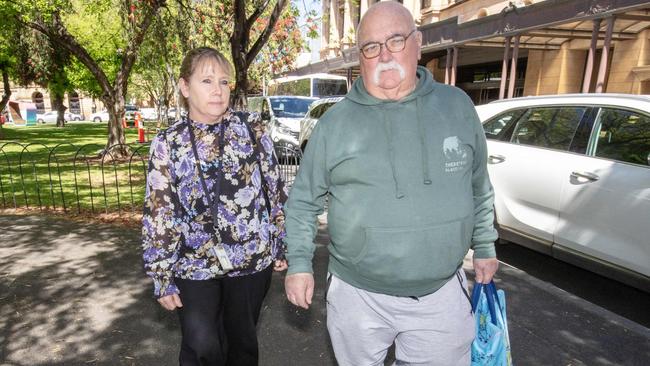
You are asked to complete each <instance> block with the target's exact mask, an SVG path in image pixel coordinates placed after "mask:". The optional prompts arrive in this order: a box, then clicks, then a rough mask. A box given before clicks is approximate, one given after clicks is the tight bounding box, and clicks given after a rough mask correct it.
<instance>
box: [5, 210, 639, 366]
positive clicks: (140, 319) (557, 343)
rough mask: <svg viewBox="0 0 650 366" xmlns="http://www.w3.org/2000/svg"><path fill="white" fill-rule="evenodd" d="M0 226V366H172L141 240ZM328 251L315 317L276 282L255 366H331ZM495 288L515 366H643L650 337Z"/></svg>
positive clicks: (574, 302) (532, 293) (66, 227)
mask: <svg viewBox="0 0 650 366" xmlns="http://www.w3.org/2000/svg"><path fill="white" fill-rule="evenodd" d="M0 227H1V228H2V230H0V258H1V259H0V314H2V317H0V364H2V365H15V366H27V365H29V366H32V365H36V366H41V365H54V366H58V365H61V366H62V365H66V366H69V365H155V366H159V365H160V366H167V365H169V366H171V365H177V354H178V346H179V342H180V335H179V329H178V324H177V319H176V315H175V314H173V313H170V312H166V311H164V310H162V309H161V308H160V306H159V305H158V304H157V303H156V302H155V300H154V299H153V298H152V297H151V284H150V282H149V280H148V279H147V278H146V277H145V275H144V272H143V270H142V260H141V257H140V238H139V230H138V229H132V228H124V227H117V226H111V225H107V224H89V223H78V222H70V221H67V220H65V219H63V218H56V217H46V216H15V215H1V214H0ZM327 240H328V238H327V235H326V234H325V231H324V227H321V230H320V231H319V235H318V237H317V243H318V244H319V245H318V246H317V250H316V261H315V265H314V271H315V279H316V291H315V294H314V301H313V304H312V308H311V309H309V310H307V311H305V310H300V309H298V308H296V307H294V306H292V305H290V304H289V303H288V301H287V300H286V298H285V296H284V288H283V280H284V274H279V273H274V275H273V276H274V277H273V281H272V285H271V289H270V291H269V294H268V296H267V299H266V302H265V305H264V307H263V310H262V314H261V319H260V326H259V335H260V353H261V355H260V356H261V357H260V359H261V362H260V365H263V366H265V365H270V366H276V365H277V366H285V365H289V366H293V365H296V366H303V365H304V366H312V365H323V366H330V365H335V364H336V363H335V361H334V357H333V353H332V349H331V346H330V342H329V339H328V336H327V329H326V324H325V303H324V291H325V282H326V281H325V273H326V265H327V248H326V246H325V243H326V242H327ZM465 268H466V269H469V268H470V261H469V260H468V261H466V263H465ZM468 272H470V275H469V276H468V277H469V278H470V279H471V278H473V274H471V270H468ZM497 285H498V286H500V287H501V288H503V289H504V290H505V291H506V294H507V301H508V317H509V325H510V337H511V342H512V354H513V359H514V361H515V364H516V365H648V364H650V331H649V330H648V329H647V328H644V327H641V326H640V325H638V324H635V323H632V322H630V321H628V320H626V319H624V318H622V317H619V316H617V315H615V314H613V313H611V312H609V311H606V310H604V309H602V308H600V307H597V306H594V305H592V304H590V303H588V302H586V301H584V300H582V299H580V298H578V297H576V296H574V295H571V294H570V293H568V292H565V291H563V290H560V289H558V288H556V287H554V286H552V285H550V284H549V283H547V282H544V281H541V280H538V279H536V278H534V277H532V276H530V275H528V274H526V273H525V272H523V271H521V270H519V269H516V268H514V267H511V266H508V265H502V266H501V268H500V270H499V273H498V276H497ZM391 360H392V359H390V358H389V360H387V363H389V362H390V361H391Z"/></svg>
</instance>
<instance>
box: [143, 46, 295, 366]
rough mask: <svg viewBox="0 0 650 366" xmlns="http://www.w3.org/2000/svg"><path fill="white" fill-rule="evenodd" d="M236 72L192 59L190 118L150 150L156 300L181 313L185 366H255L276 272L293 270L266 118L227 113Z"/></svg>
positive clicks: (150, 259)
mask: <svg viewBox="0 0 650 366" xmlns="http://www.w3.org/2000/svg"><path fill="white" fill-rule="evenodd" d="M231 79H232V67H231V66H230V63H229V62H228V60H227V59H226V58H224V57H223V55H221V54H220V53H219V52H218V51H216V50H214V49H211V48H207V47H203V48H197V49H194V50H192V51H190V52H189V53H188V54H187V55H186V56H185V59H184V60H183V63H182V65H181V72H180V80H179V85H180V90H181V92H182V95H183V98H181V101H182V102H183V104H184V107H185V108H186V109H187V110H188V112H189V114H188V116H187V117H184V118H182V119H181V120H180V121H177V122H176V123H174V124H173V125H172V126H171V127H169V128H168V129H167V130H165V131H162V132H160V133H159V134H158V135H157V136H156V138H155V139H154V140H153V141H152V143H151V151H150V159H149V175H148V178H147V190H146V195H145V207H144V215H143V229H142V232H143V248H144V262H145V269H146V270H147V274H148V275H149V276H150V277H151V278H152V279H153V282H154V294H155V296H156V297H157V298H158V302H159V303H160V304H161V305H162V306H163V307H164V308H165V309H167V310H175V309H177V310H178V314H179V318H180V323H181V331H182V343H181V351H180V364H181V365H183V366H184V365H257V363H258V360H257V359H258V347H257V335H256V324H257V320H258V317H259V313H260V309H261V305H262V301H263V299H264V296H265V295H266V292H267V291H268V289H269V285H270V281H271V274H272V269H274V270H276V271H282V270H284V269H286V267H287V263H286V261H285V260H284V248H283V247H282V244H281V239H282V237H283V236H284V213H283V211H282V205H283V204H284V202H285V200H286V192H285V190H284V185H283V184H282V182H281V181H280V178H279V169H278V165H277V161H276V159H275V157H274V155H273V144H272V142H271V140H270V138H269V137H268V135H267V134H266V133H264V132H263V129H262V125H261V124H260V120H259V116H258V115H256V114H251V115H248V114H245V113H241V112H234V111H233V110H232V109H231V108H230V107H229V100H230V89H229V84H230V80H231Z"/></svg>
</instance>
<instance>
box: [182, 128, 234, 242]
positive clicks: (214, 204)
mask: <svg viewBox="0 0 650 366" xmlns="http://www.w3.org/2000/svg"><path fill="white" fill-rule="evenodd" d="M224 123H225V122H223V121H222V122H221V123H220V124H219V145H218V146H219V155H218V156H217V159H218V162H217V172H218V173H219V174H220V175H219V176H217V179H216V181H215V183H214V199H210V191H209V190H208V185H207V184H206V183H205V177H204V176H203V169H202V168H201V159H199V151H198V149H197V148H196V137H195V136H194V131H192V126H191V123H190V122H189V119H188V120H187V131H188V132H189V134H190V142H191V143H192V151H193V152H194V158H195V159H196V166H197V168H198V170H199V178H200V180H201V186H203V193H205V195H206V198H207V199H208V203H209V205H210V212H212V226H213V227H214V231H215V234H216V235H217V238H218V239H219V242H221V235H220V233H219V228H218V225H217V220H218V217H219V194H220V191H221V177H222V175H223V173H222V171H221V170H222V165H223V150H224V135H225V133H226V130H225V126H224Z"/></svg>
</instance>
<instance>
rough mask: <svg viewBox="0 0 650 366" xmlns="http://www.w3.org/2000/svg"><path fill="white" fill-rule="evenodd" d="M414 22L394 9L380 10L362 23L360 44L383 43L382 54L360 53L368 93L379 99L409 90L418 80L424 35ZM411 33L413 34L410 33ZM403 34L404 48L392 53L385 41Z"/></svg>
mask: <svg viewBox="0 0 650 366" xmlns="http://www.w3.org/2000/svg"><path fill="white" fill-rule="evenodd" d="M413 29H415V26H414V25H413V24H409V22H406V21H405V20H404V18H403V17H400V16H399V15H395V14H394V13H391V12H386V11H380V12H377V13H374V14H372V15H371V18H368V19H366V21H365V22H364V23H363V29H361V32H360V34H359V47H360V48H362V47H364V46H365V45H367V44H368V43H371V42H379V43H381V44H382V45H381V51H380V53H379V56H377V57H374V58H366V57H365V56H364V55H363V54H362V53H361V52H359V63H360V67H361V77H362V78H363V83H364V85H365V87H366V90H367V91H368V93H369V94H370V95H372V96H375V97H378V98H380V99H386V94H387V93H388V94H393V93H391V92H395V91H410V90H411V89H412V88H413V87H414V86H415V83H416V82H417V75H416V71H417V65H418V60H419V59H420V45H421V44H422V35H421V34H420V32H418V31H415V32H413V33H412V34H411V31H413ZM409 34H410V36H409ZM397 35H401V36H404V37H407V36H408V38H407V39H406V41H405V46H404V49H403V50H402V51H399V52H394V53H393V52H390V51H389V50H388V49H387V47H386V44H385V42H386V40H387V39H389V38H391V37H394V36H397Z"/></svg>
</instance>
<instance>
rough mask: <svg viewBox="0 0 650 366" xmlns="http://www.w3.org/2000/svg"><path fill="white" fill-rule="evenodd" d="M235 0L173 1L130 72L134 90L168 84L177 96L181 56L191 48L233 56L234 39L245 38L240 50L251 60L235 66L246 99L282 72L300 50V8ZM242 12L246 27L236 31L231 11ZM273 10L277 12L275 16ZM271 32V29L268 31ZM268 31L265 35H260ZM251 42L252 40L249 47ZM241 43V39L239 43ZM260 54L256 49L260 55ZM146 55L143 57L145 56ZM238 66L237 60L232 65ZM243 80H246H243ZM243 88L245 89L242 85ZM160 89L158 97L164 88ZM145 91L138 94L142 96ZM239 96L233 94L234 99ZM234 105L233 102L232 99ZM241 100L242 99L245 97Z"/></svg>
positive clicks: (291, 5)
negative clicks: (243, 50) (239, 10)
mask: <svg viewBox="0 0 650 366" xmlns="http://www.w3.org/2000/svg"><path fill="white" fill-rule="evenodd" d="M273 3H274V2H273V1H260V0H256V1H246V2H241V1H240V2H239V3H238V4H237V2H235V1H233V0H218V1H217V0H203V1H200V2H199V1H189V0H175V1H174V2H170V3H169V5H168V6H167V7H166V8H165V9H164V11H161V12H160V13H159V16H158V18H157V19H156V20H155V21H154V23H153V24H152V29H151V31H150V32H149V33H148V35H147V39H146V40H145V42H144V43H143V46H142V49H141V52H142V55H143V57H141V58H139V61H138V65H137V66H136V70H135V71H134V73H135V75H134V80H135V79H137V80H138V83H136V84H139V86H138V87H137V88H138V89H144V88H146V89H147V90H149V91H150V90H152V89H153V88H151V87H149V85H150V84H155V85H159V86H163V85H168V86H169V88H170V90H169V94H170V95H177V86H176V85H175V82H176V80H177V79H178V74H177V72H178V69H179V66H180V62H181V59H182V56H183V55H184V54H185V53H187V52H188V51H189V50H190V49H192V48H195V47H199V46H210V47H214V48H216V49H218V50H220V51H222V52H223V53H224V55H226V57H230V58H232V57H234V56H233V53H232V52H231V48H232V40H233V39H235V40H237V39H242V37H244V38H246V42H245V43H242V44H245V46H244V48H245V49H246V50H247V56H246V57H248V58H250V62H249V63H248V65H247V66H246V65H244V66H242V67H239V68H237V67H235V73H236V75H235V79H236V80H237V81H238V84H236V86H235V89H236V90H237V88H238V87H239V88H240V89H241V90H242V91H243V92H244V93H243V95H244V96H245V95H246V92H248V91H250V90H251V89H256V90H260V89H261V80H262V79H263V78H269V77H270V76H271V75H272V74H275V73H279V72H282V71H283V70H286V69H287V68H288V67H289V66H290V65H291V64H293V62H294V60H295V58H296V57H297V55H298V54H299V53H300V52H301V51H302V49H303V47H304V42H303V40H302V37H301V34H300V28H299V25H298V21H297V17H298V15H299V11H298V8H297V7H296V6H294V5H293V4H290V3H289V4H288V5H287V3H288V2H286V1H285V2H284V4H282V2H277V3H275V6H272V4H273ZM235 6H240V7H243V8H244V13H245V14H251V15H250V16H249V17H248V18H247V19H248V20H249V21H250V22H251V23H250V28H249V29H248V30H246V31H243V32H240V28H242V27H241V26H240V25H238V24H237V22H236V19H235V16H234V15H233V11H232V9H233V8H234V7H235ZM274 12H279V15H278V17H277V18H274V15H273V14H274ZM267 29H269V30H270V31H269V30H267ZM265 31H266V34H265V33H264V32H265ZM250 40H256V41H255V42H252V43H254V44H253V46H250V44H252V43H251V42H250ZM238 42H239V41H238ZM258 50H259V51H258ZM145 55H146V56H145ZM233 64H235V65H236V64H237V62H233ZM243 79H245V80H246V82H245V83H244V82H242V81H241V80H243ZM242 85H245V86H242ZM163 89H164V88H159V90H160V92H161V94H160V96H159V98H160V97H161V96H163V94H164V93H162V90H163ZM149 91H146V92H145V91H140V93H141V94H146V93H149ZM238 94H242V93H239V92H238V91H234V92H233V93H232V95H233V97H234V96H236V95H238ZM233 100H235V104H236V98H233ZM244 101H245V99H244Z"/></svg>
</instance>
